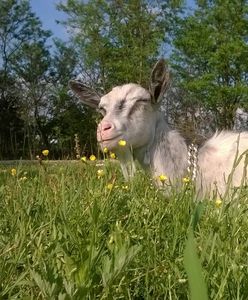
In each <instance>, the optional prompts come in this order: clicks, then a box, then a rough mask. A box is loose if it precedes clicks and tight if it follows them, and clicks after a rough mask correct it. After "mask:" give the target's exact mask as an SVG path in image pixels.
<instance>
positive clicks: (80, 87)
mask: <svg viewBox="0 0 248 300" xmlns="http://www.w3.org/2000/svg"><path fill="white" fill-rule="evenodd" d="M69 87H70V89H71V90H72V91H73V92H74V93H75V94H76V95H77V96H78V97H79V98H80V100H82V102H83V103H84V104H86V105H88V106H90V107H92V108H94V109H97V107H98V104H99V102H100V98H101V97H100V96H99V95H98V94H97V93H96V92H95V91H94V90H93V89H91V88H89V87H88V86H86V85H84V84H83V83H82V82H80V81H78V80H70V81H69Z"/></svg>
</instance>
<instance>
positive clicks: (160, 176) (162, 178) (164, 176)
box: [158, 174, 168, 182]
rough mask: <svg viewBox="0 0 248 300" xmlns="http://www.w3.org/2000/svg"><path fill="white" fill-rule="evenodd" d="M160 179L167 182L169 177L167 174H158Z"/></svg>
mask: <svg viewBox="0 0 248 300" xmlns="http://www.w3.org/2000/svg"><path fill="white" fill-rule="evenodd" d="M158 179H159V180H160V181H161V182H165V181H166V180H167V179H168V177H167V176H166V175H164V174H161V175H159V176H158Z"/></svg>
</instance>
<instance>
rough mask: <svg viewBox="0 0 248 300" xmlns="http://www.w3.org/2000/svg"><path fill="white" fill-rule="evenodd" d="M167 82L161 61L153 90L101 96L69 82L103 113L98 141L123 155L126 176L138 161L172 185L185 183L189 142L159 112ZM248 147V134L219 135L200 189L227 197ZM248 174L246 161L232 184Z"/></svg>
mask: <svg viewBox="0 0 248 300" xmlns="http://www.w3.org/2000/svg"><path fill="white" fill-rule="evenodd" d="M168 82H169V73H168V71H167V69H166V65H165V62H164V60H159V61H158V62H157V64H156V65H155V67H154V69H153V71H152V74H151V82H150V87H149V91H148V90H146V89H145V88H143V87H141V86H140V85H137V84H133V83H130V84H125V85H122V86H117V87H115V88H113V89H112V91H111V92H109V93H108V94H106V95H104V96H102V97H100V96H99V95H98V94H97V93H96V92H95V91H93V90H92V89H90V88H89V87H86V86H85V85H84V84H83V83H82V82H80V81H74V80H71V81H70V83H69V85H70V88H71V89H72V91H73V92H74V93H75V94H76V95H77V96H78V97H79V98H80V99H81V100H82V102H83V103H84V104H86V105H88V106H90V107H92V108H95V109H97V110H98V111H99V112H100V113H101V114H102V115H103V119H102V121H101V122H100V123H99V125H98V128H97V140H98V142H99V144H100V145H101V147H102V149H103V148H104V147H107V148H108V149H109V150H111V151H114V152H115V153H116V154H117V155H118V157H119V159H120V163H121V167H122V171H123V174H124V176H125V178H128V177H129V176H132V175H133V174H134V172H135V166H134V159H137V160H138V161H139V163H140V164H141V166H142V167H143V168H145V169H148V170H150V171H151V173H152V175H153V176H154V177H158V176H159V175H161V174H166V176H168V177H169V179H170V181H171V182H175V181H177V180H179V181H182V178H183V177H184V176H187V175H188V174H187V169H188V148H187V145H186V143H185V140H184V138H183V137H182V136H181V135H180V134H179V133H178V132H177V131H176V130H172V129H170V128H169V127H168V125H167V123H166V121H165V118H164V116H163V114H162V113H161V112H160V111H159V104H160V102H161V100H162V97H163V95H164V93H165V91H166V89H167V87H168ZM120 140H125V141H126V142H127V145H126V147H121V146H120V145H119V143H118V142H119V141H120ZM247 149H248V132H243V133H240V134H239V133H234V132H221V133H217V134H215V135H214V136H213V137H212V138H211V139H209V140H208V141H207V142H206V143H205V144H204V145H203V147H201V149H200V150H199V152H198V157H197V162H198V163H197V176H196V184H197V187H198V189H199V190H200V191H201V192H202V193H205V192H206V191H208V190H209V189H211V190H213V188H215V187H217V188H218V191H219V193H221V194H223V193H224V192H225V188H226V183H227V179H228V176H229V174H230V173H231V172H232V169H233V165H234V163H235V160H236V161H237V154H239V155H240V154H242V153H243V152H244V151H246V150H247ZM243 156H244V155H243ZM244 174H245V172H244V157H243V159H241V161H240V162H239V164H238V165H237V166H236V169H235V172H234V173H233V174H232V185H233V186H238V185H240V183H241V179H242V178H243V177H244ZM245 176H246V175H245Z"/></svg>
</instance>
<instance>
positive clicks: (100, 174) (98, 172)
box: [97, 169, 105, 179]
mask: <svg viewBox="0 0 248 300" xmlns="http://www.w3.org/2000/svg"><path fill="white" fill-rule="evenodd" d="M104 174H105V173H104V170H103V169H99V170H97V177H98V179H99V178H101V177H103V176H104Z"/></svg>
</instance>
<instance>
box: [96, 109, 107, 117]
mask: <svg viewBox="0 0 248 300" xmlns="http://www.w3.org/2000/svg"><path fill="white" fill-rule="evenodd" d="M98 111H99V113H100V114H102V115H103V116H105V115H106V109H105V108H103V107H98Z"/></svg>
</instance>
